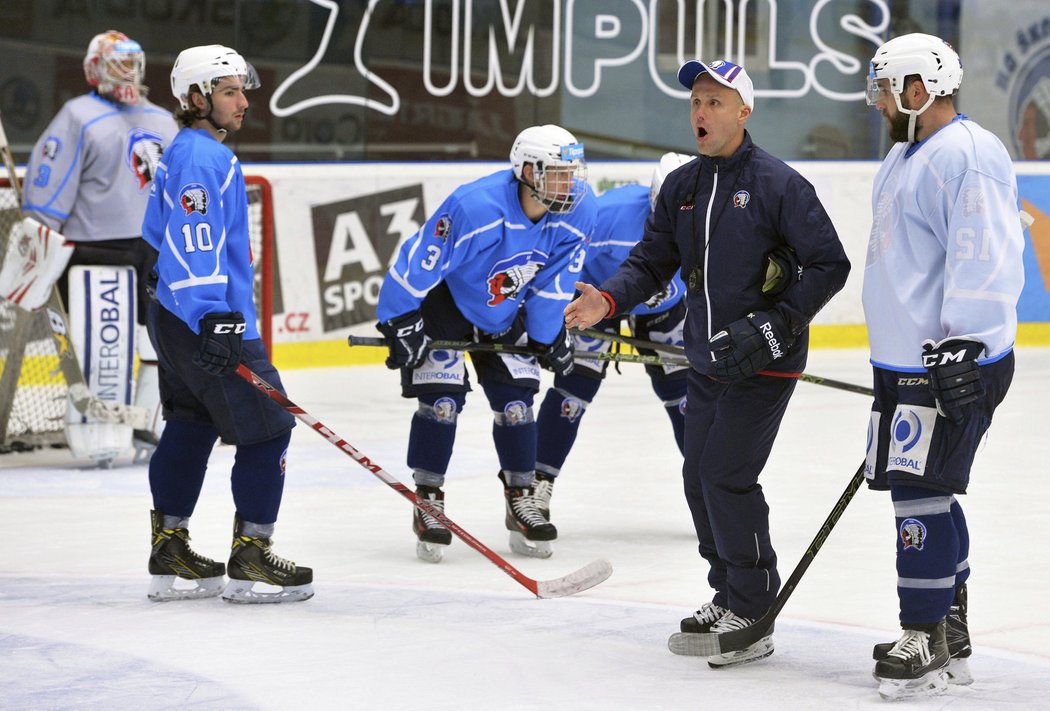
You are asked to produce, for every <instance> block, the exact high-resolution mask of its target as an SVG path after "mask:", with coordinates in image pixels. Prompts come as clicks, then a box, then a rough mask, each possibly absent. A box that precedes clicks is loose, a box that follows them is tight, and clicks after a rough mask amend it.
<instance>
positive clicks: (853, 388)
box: [572, 328, 875, 397]
mask: <svg viewBox="0 0 1050 711" xmlns="http://www.w3.org/2000/svg"><path fill="white" fill-rule="evenodd" d="M572 332H573V333H578V334H580V335H581V336H586V337H587V338H597V339H599V340H602V341H612V342H613V343H623V344H625V345H628V346H631V347H633V348H648V349H649V350H654V351H662V352H664V353H672V354H675V355H682V354H684V353H685V349H684V348H682V347H681V346H675V345H671V344H669V343H657V342H656V341H646V340H644V339H641V338H631V337H630V336H621V335H620V334H618V333H608V332H607V331H597V330H595V329H592V328H585V329H580V330H577V329H573V331H572ZM758 374H759V375H766V376H769V377H771V378H798V379H799V380H801V381H802V382H804V383H812V384H813V385H826V386H827V387H829V388H836V389H838V390H845V391H847V392H851V393H858V394H860V395H867V396H868V397H873V396H874V395H875V391H874V390H872V389H871V388H869V387H866V386H864V385H855V384H853V383H847V382H844V381H842V380H832V379H831V378H824V377H821V376H819V375H810V374H809V373H778V372H776V371H773V370H760V371H759V373H758Z"/></svg>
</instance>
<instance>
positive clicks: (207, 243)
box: [142, 128, 259, 340]
mask: <svg viewBox="0 0 1050 711" xmlns="http://www.w3.org/2000/svg"><path fill="white" fill-rule="evenodd" d="M142 236H143V237H144V238H145V239H146V241H147V242H149V243H150V244H151V245H153V247H154V248H155V249H156V250H157V252H158V253H159V256H158V257H157V274H158V276H159V283H158V284H157V299H158V300H159V301H160V303H161V305H162V306H163V307H164V308H166V309H167V310H168V311H171V312H172V313H173V314H175V315H176V316H178V317H179V318H180V319H182V321H184V322H185V323H186V325H187V326H189V327H190V328H191V329H192V330H193V331H194V332H195V333H199V332H200V331H199V322H200V320H201V318H202V317H203V316H204V315H205V314H208V313H223V312H230V311H239V312H240V313H241V314H243V315H244V320H245V323H246V325H247V330H246V331H245V334H244V338H245V339H246V340H251V339H256V338H259V329H258V327H257V325H256V323H255V302H254V298H253V290H252V289H253V279H254V272H253V269H252V253H251V240H250V235H249V231H248V195H247V192H246V190H245V187H244V174H243V173H242V172H241V165H240V163H239V162H238V161H237V157H236V156H235V155H234V154H233V151H231V150H230V149H229V148H227V147H226V146H224V145H223V144H222V143H220V142H219V141H217V140H215V139H214V138H213V137H212V136H211V134H210V133H208V132H207V131H205V130H204V129H192V128H184V129H182V130H181V131H179V133H178V135H177V136H176V137H175V140H174V141H172V143H171V145H170V146H169V147H168V150H167V151H166V152H165V153H164V160H163V161H162V163H161V165H160V170H159V171H158V172H157V177H156V179H155V180H154V183H153V188H152V189H151V191H150V196H149V202H148V203H147V205H146V216H145V219H144V221H143V224H142Z"/></svg>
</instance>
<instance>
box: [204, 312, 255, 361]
mask: <svg viewBox="0 0 1050 711" xmlns="http://www.w3.org/2000/svg"><path fill="white" fill-rule="evenodd" d="M244 330H245V325H244V315H243V314H241V312H240V311H231V312H229V313H216V314H207V315H206V316H205V317H204V318H202V319H201V321H200V331H201V343H200V347H199V348H198V349H197V352H196V353H195V354H194V356H193V364H194V365H195V366H197V367H198V368H201V369H203V370H204V371H205V372H207V373H210V374H211V375H229V374H230V373H232V372H233V371H235V370H237V365H238V364H239V363H240V362H241V339H242V338H243V337H244Z"/></svg>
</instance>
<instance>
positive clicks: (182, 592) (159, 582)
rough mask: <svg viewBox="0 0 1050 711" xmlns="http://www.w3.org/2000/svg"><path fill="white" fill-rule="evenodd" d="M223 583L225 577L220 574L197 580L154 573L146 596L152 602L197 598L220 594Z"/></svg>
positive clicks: (224, 583) (224, 582)
mask: <svg viewBox="0 0 1050 711" xmlns="http://www.w3.org/2000/svg"><path fill="white" fill-rule="evenodd" d="M187 585H188V586H190V587H186V586H187ZM225 585H226V578H225V577H224V576H222V575H217V576H215V577H214V578H200V579H197V580H185V579H183V578H179V577H176V576H174V575H154V576H153V579H152V580H151V581H150V584H149V592H147V593H146V597H148V598H149V599H150V600H152V601H153V602H171V601H174V600H199V599H201V598H205V597H215V596H217V595H220V594H221V593H222V590H223V587H225Z"/></svg>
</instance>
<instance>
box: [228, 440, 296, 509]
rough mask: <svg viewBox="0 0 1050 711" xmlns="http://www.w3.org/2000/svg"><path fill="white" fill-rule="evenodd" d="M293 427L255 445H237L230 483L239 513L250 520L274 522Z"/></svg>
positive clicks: (279, 505) (279, 506)
mask: <svg viewBox="0 0 1050 711" xmlns="http://www.w3.org/2000/svg"><path fill="white" fill-rule="evenodd" d="M291 438H292V433H291V430H288V431H286V432H285V433H284V434H282V435H280V436H278V437H274V438H273V439H268V440H266V441H264V442H256V443H255V444H239V445H237V454H236V455H235V457H234V461H233V474H232V476H231V484H232V487H233V503H234V505H236V507H237V513H239V514H240V515H241V516H243V517H244V518H245V520H247V521H254V522H257V523H263V524H265V523H273V522H274V521H276V520H277V512H278V511H279V510H280V508H281V496H282V495H283V494H284V466H285V458H286V456H287V454H288V442H289V441H290V440H291Z"/></svg>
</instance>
